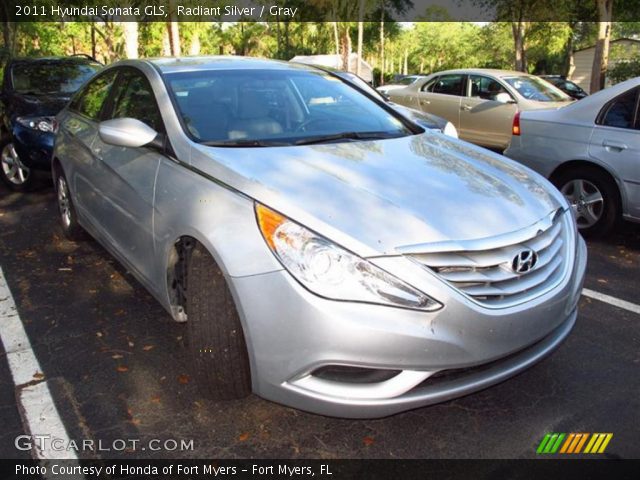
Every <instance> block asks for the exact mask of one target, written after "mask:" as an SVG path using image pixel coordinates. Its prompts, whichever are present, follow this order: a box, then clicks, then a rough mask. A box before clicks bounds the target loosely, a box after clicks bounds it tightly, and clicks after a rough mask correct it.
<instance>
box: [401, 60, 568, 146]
mask: <svg viewBox="0 0 640 480" xmlns="http://www.w3.org/2000/svg"><path fill="white" fill-rule="evenodd" d="M389 98H390V99H391V101H393V102H394V103H399V104H400V105H405V106H407V107H411V108H416V109H418V110H421V111H424V112H429V113H432V114H434V115H438V116H440V117H443V118H446V119H447V120H449V121H450V122H451V123H453V125H454V126H455V127H456V130H457V131H458V135H459V136H460V138H461V139H463V140H467V141H469V142H472V143H475V144H477V145H482V146H484V147H489V148H494V149H499V150H504V149H505V148H507V146H508V145H509V141H510V140H511V132H512V129H513V120H514V117H515V114H516V112H518V111H523V110H533V109H540V108H554V107H560V106H564V105H566V104H567V103H569V102H570V101H571V100H572V99H571V97H569V96H568V95H567V94H565V93H564V92H562V91H561V90H559V89H557V88H556V87H554V86H553V85H551V84H550V83H548V82H545V81H544V80H541V79H539V78H538V77H536V76H534V75H528V74H526V73H522V72H509V71H505V70H486V69H463V70H448V71H444V72H439V73H435V74H433V75H430V76H429V77H427V78H424V79H422V80H419V81H417V82H415V83H414V84H412V85H410V86H408V87H406V88H402V89H398V90H392V91H391V92H389Z"/></svg>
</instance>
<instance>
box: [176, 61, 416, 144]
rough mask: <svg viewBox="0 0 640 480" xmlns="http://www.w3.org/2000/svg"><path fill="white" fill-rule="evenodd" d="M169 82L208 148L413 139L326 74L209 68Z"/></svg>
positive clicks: (187, 124)
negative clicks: (252, 144) (373, 139)
mask: <svg viewBox="0 0 640 480" xmlns="http://www.w3.org/2000/svg"><path fill="white" fill-rule="evenodd" d="M166 78H167V83H168V85H169V88H170V89H171V91H172V92H173V94H174V96H175V99H176V103H177V107H178V110H179V114H180V116H181V117H182V119H183V122H184V125H185V128H186V129H187V130H188V131H189V133H190V134H191V136H192V137H194V138H195V139H196V140H197V141H199V142H201V143H214V144H216V145H222V146H224V145H225V144H227V145H229V146H231V145H233V144H236V145H237V144H244V145H246V144H249V143H250V142H255V143H256V145H255V146H264V145H262V144H261V145H258V144H257V143H258V142H264V143H266V142H268V143H270V144H279V145H294V144H302V143H303V142H305V140H311V139H316V138H319V137H323V136H326V137H327V141H352V140H354V139H364V138H365V137H366V138H375V135H377V136H378V137H379V138H389V137H396V136H404V135H409V134H411V131H410V130H409V129H408V128H407V127H405V126H404V125H403V123H402V122H401V121H400V120H399V119H398V118H396V117H395V116H394V115H393V114H391V113H389V112H387V111H386V110H385V109H384V108H382V107H381V106H380V105H378V104H377V103H376V102H374V101H372V100H371V99H369V98H368V97H367V96H365V95H363V94H362V93H360V92H359V91H358V90H356V89H355V88H353V87H351V86H349V85H348V84H346V83H344V82H343V81H342V80H340V79H338V78H336V77H335V76H333V75H330V74H328V73H326V72H321V71H295V70H258V69H244V70H240V69H236V70H209V71H196V72H175V73H170V74H167V75H166ZM363 134H366V135H363ZM338 136H339V138H337V137H338ZM306 143H310V142H306Z"/></svg>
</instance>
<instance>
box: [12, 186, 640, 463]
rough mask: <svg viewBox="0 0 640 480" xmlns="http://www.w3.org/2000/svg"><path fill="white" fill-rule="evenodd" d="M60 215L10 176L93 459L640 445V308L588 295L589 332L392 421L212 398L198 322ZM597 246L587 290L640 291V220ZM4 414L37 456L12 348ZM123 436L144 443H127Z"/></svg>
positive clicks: (630, 449) (76, 433)
mask: <svg viewBox="0 0 640 480" xmlns="http://www.w3.org/2000/svg"><path fill="white" fill-rule="evenodd" d="M57 222H58V218H57V210H56V204H55V197H54V194H53V192H52V190H51V189H50V188H43V189H40V190H38V191H36V192H32V193H29V194H18V193H10V192H8V191H7V190H6V189H4V187H0V267H1V268H2V270H3V272H4V276H5V278H6V280H7V283H8V285H9V288H10V290H11V292H12V294H13V298H14V300H15V303H16V305H17V309H18V312H19V316H20V318H21V319H22V323H23V325H24V328H25V331H26V333H27V336H28V338H29V340H30V342H31V346H32V348H33V351H34V352H35V356H36V357H37V360H38V362H39V364H40V366H41V367H42V374H43V375H44V379H45V380H46V381H47V384H48V386H49V390H50V392H51V397H52V398H53V400H54V402H55V404H56V407H57V410H58V412H59V414H60V417H61V419H62V421H63V422H64V425H65V427H66V430H67V432H68V434H69V436H70V438H72V439H77V440H81V439H92V440H94V441H95V442H98V441H99V442H100V445H101V447H102V449H103V450H101V451H93V452H89V451H85V452H84V453H82V454H81V455H82V456H88V457H91V456H97V457H104V458H152V457H153V458H202V457H206V458H325V459H331V458H531V457H535V456H536V448H537V446H538V444H539V443H540V440H541V439H542V438H543V436H544V435H545V434H546V433H547V432H611V433H613V438H612V440H611V442H610V444H609V446H608V447H607V450H606V453H605V454H604V456H608V457H622V458H640V442H639V441H638V440H639V438H640V413H639V412H640V375H638V369H639V368H640V315H638V314H637V313H633V312H631V311H627V310H624V309H620V308H618V307H615V306H612V305H610V304H607V303H603V302H600V301H598V300H595V299H592V298H587V297H582V300H581V302H580V311H579V317H578V321H577V325H576V327H575V329H574V331H573V332H572V334H571V335H570V336H569V338H568V339H567V340H566V341H565V343H564V344H563V345H562V346H561V347H560V348H559V349H558V350H557V351H556V352H555V353H554V354H553V355H551V356H550V357H548V358H546V359H545V360H543V361H542V362H541V363H539V364H538V365H536V366H534V367H533V368H531V369H529V370H527V371H526V372H524V373H522V374H520V375H518V376H517V377H515V378H512V379H510V380H508V381H506V382H504V383H501V384H499V385H497V386H494V387H491V388H489V389H487V390H484V391H482V392H479V393H476V394H473V395H470V396H467V397H464V398H460V399H457V400H454V401H449V402H446V403H443V404H439V405H435V406H431V407H427V408H422V409H418V410H413V411H410V412H406V413H402V414H398V415H395V416H391V417H388V418H384V419H379V420H345V419H335V418H327V417H323V416H318V415H313V414H308V413H304V412H301V411H297V410H294V409H290V408H287V407H283V406H280V405H276V404H274V403H271V402H268V401H266V400H263V399H261V398H259V397H257V396H251V397H249V398H247V399H244V400H241V401H233V402H212V401H209V400H206V399H204V398H203V397H202V396H201V395H200V394H199V392H198V390H197V389H196V386H195V385H194V382H193V381H192V379H191V377H190V375H189V368H188V365H187V351H186V346H185V335H186V329H185V326H184V325H181V324H177V323H175V322H173V321H172V319H171V318H170V317H169V315H168V314H167V313H166V312H165V311H164V310H163V309H162V308H161V307H160V306H159V305H158V304H157V302H156V301H155V300H154V299H153V298H152V297H151V295H150V294H148V293H147V292H146V290H145V289H144V288H143V287H142V286H141V285H140V284H139V283H138V282H137V281H136V280H135V279H134V278H133V277H132V276H131V275H130V274H129V273H127V271H126V270H125V269H124V268H123V267H121V266H120V265H119V264H118V263H117V262H116V261H115V260H114V259H113V258H112V257H111V256H110V255H109V254H108V253H107V252H106V251H105V250H104V249H103V248H102V247H100V246H99V245H98V244H97V243H96V242H95V241H92V240H90V239H89V240H87V241H85V242H80V243H73V242H69V241H67V240H65V239H64V238H63V236H62V233H61V231H60V228H59V227H58V223H57ZM589 256H590V258H589V265H588V275H587V279H586V285H585V286H586V287H587V288H589V289H590V290H594V291H598V292H601V293H605V294H607V295H611V296H614V297H616V298H619V299H622V300H626V301H628V302H632V303H635V304H638V303H640V298H639V297H640V296H639V295H638V285H639V284H640V268H639V267H640V225H633V224H624V225H622V226H621V227H620V228H619V229H618V230H617V232H616V233H615V234H614V235H612V236H611V237H610V238H608V239H605V240H601V241H597V242H595V241H590V242H589ZM0 328H2V325H0ZM0 423H1V424H2V425H3V431H2V432H0V458H23V457H24V456H25V455H27V454H28V452H23V451H20V450H17V449H16V448H15V438H16V437H17V436H18V435H21V434H24V432H25V427H24V424H23V421H22V419H21V416H20V413H19V410H18V406H17V402H16V396H15V392H14V386H13V381H12V378H11V374H10V371H9V369H8V367H7V362H6V358H5V355H4V351H0ZM121 439H126V440H134V441H135V442H137V443H136V445H135V447H134V448H129V447H127V448H125V449H122V448H120V447H121V444H120V443H118V440H121ZM167 441H168V442H167ZM114 442H115V443H114ZM180 442H182V443H183V448H181V446H180ZM175 444H177V446H176V445H175ZM128 445H130V442H129V443H128ZM114 446H115V448H111V447H114ZM108 448H111V450H108ZM152 448H153V449H152Z"/></svg>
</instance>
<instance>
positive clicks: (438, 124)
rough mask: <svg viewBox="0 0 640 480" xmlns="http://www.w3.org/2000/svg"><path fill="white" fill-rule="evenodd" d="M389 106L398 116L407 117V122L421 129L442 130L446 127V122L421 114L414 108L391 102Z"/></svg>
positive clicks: (439, 118)
mask: <svg viewBox="0 0 640 480" xmlns="http://www.w3.org/2000/svg"><path fill="white" fill-rule="evenodd" d="M389 106H390V107H391V108H393V109H394V110H395V111H396V112H398V113H399V114H400V115H403V116H405V117H407V118H408V119H409V120H411V121H413V122H414V123H417V124H418V125H420V126H421V127H424V128H432V129H438V130H444V128H445V127H446V126H447V120H445V119H444V118H442V117H438V116H436V115H433V114H431V113H426V112H421V111H419V110H416V109H414V108H409V107H405V106H404V105H400V104H398V103H393V102H389Z"/></svg>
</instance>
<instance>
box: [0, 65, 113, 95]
mask: <svg viewBox="0 0 640 480" xmlns="http://www.w3.org/2000/svg"><path fill="white" fill-rule="evenodd" d="M101 67H102V66H101V65H100V64H99V63H74V62H49V63H47V62H33V63H24V64H18V65H15V66H14V67H13V69H12V70H11V77H12V83H13V89H14V90H15V91H16V92H17V93H32V94H51V93H59V94H64V93H73V92H75V91H76V90H78V88H80V87H81V86H82V84H83V83H84V82H85V81H86V80H88V79H89V78H91V77H92V76H93V74H94V73H96V72H97V71H98V70H100V68H101Z"/></svg>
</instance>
